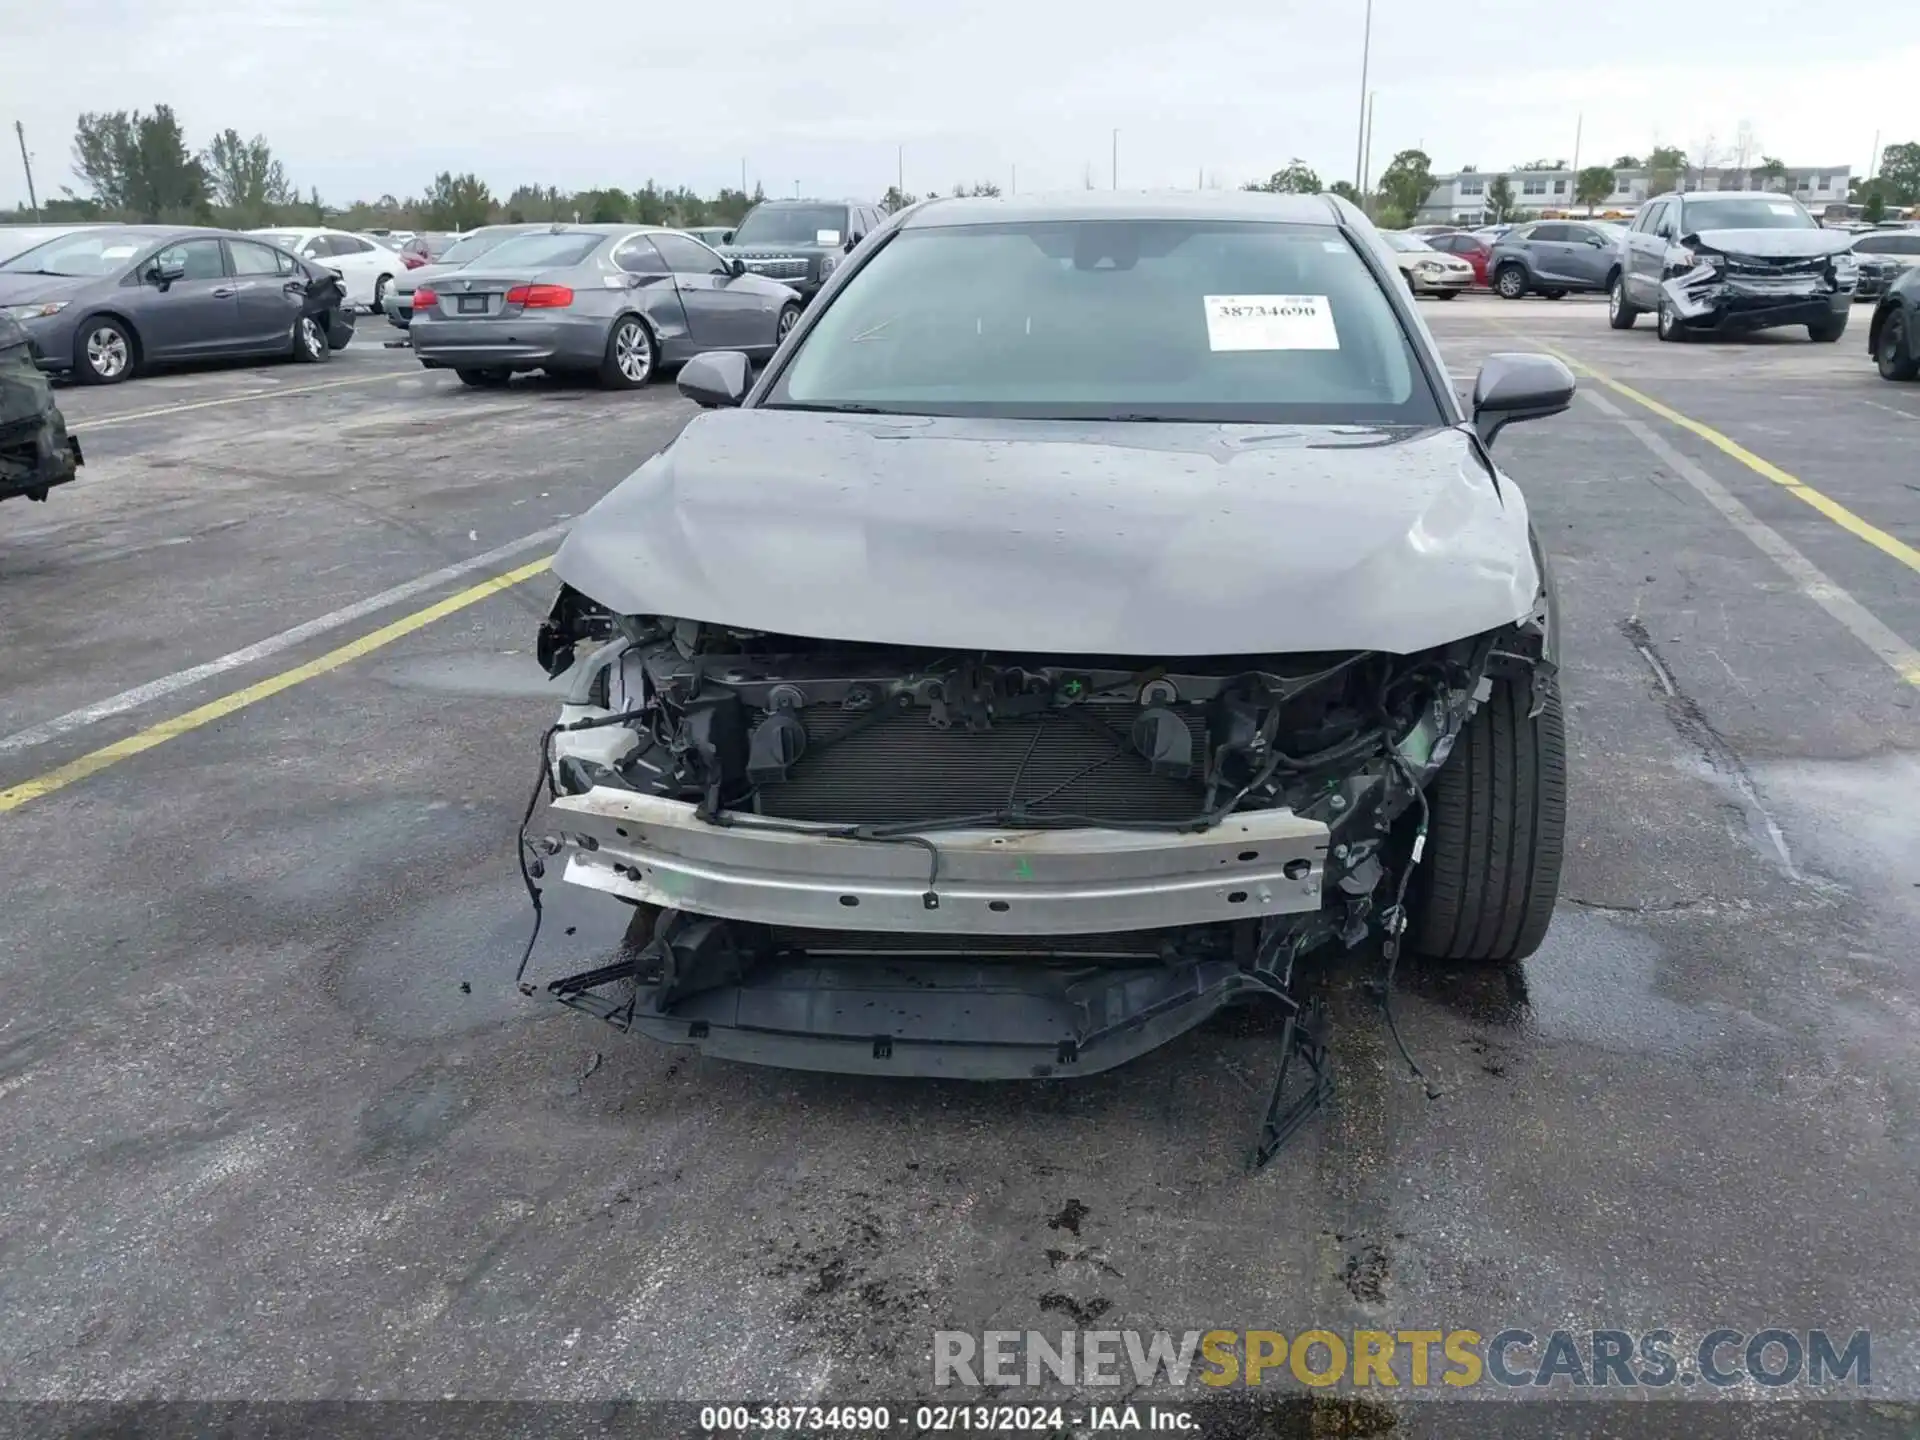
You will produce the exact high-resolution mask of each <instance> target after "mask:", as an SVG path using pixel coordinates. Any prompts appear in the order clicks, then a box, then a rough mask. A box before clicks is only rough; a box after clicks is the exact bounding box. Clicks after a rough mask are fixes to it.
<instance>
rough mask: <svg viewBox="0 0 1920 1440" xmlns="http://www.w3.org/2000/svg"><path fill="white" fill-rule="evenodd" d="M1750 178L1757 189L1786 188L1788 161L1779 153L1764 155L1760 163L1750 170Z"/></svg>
mask: <svg viewBox="0 0 1920 1440" xmlns="http://www.w3.org/2000/svg"><path fill="white" fill-rule="evenodd" d="M1748 179H1749V180H1750V181H1751V182H1752V184H1753V188H1754V189H1756V190H1784V189H1786V188H1787V187H1786V179H1787V166H1786V162H1785V161H1783V160H1782V159H1780V157H1779V156H1777V155H1762V156H1761V157H1760V163H1759V164H1758V165H1756V166H1754V167H1753V169H1752V170H1751V171H1749V172H1748Z"/></svg>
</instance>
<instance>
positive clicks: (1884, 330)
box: [1873, 305, 1920, 380]
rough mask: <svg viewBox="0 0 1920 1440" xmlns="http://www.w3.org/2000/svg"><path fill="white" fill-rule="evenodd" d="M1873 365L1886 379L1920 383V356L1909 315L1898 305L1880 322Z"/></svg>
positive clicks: (1874, 347) (1874, 348) (1875, 340)
mask: <svg viewBox="0 0 1920 1440" xmlns="http://www.w3.org/2000/svg"><path fill="white" fill-rule="evenodd" d="M1873 364H1874V368H1875V369H1877V370H1878V371H1879V372H1880V378H1881V379H1882V380H1920V353H1916V351H1915V346H1914V343H1913V333H1912V330H1911V328H1910V327H1909V326H1908V324H1907V317H1906V313H1905V312H1904V311H1903V310H1901V308H1900V307H1899V306H1898V305H1895V306H1894V307H1893V309H1891V310H1889V311H1888V312H1887V318H1886V319H1885V320H1883V321H1881V322H1880V333H1879V334H1878V335H1876V336H1875V337H1874V345H1873Z"/></svg>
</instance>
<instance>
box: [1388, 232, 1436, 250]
mask: <svg viewBox="0 0 1920 1440" xmlns="http://www.w3.org/2000/svg"><path fill="white" fill-rule="evenodd" d="M1380 238H1381V239H1382V240H1385V241H1386V242H1387V244H1389V245H1391V246H1392V247H1393V248H1394V249H1396V250H1407V251H1412V250H1431V249H1433V246H1431V245H1429V244H1428V243H1427V242H1426V241H1425V240H1424V239H1422V238H1421V237H1420V236H1418V235H1408V234H1406V233H1404V232H1402V231H1399V230H1382V231H1381V232H1380Z"/></svg>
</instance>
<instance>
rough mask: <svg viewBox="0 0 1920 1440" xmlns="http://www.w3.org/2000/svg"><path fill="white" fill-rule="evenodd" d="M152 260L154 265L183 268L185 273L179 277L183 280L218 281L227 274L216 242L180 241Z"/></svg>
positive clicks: (218, 244)
mask: <svg viewBox="0 0 1920 1440" xmlns="http://www.w3.org/2000/svg"><path fill="white" fill-rule="evenodd" d="M153 259H154V263H155V264H156V265H162V266H173V265H179V266H181V267H183V268H184V269H185V270H186V272H187V273H186V274H185V275H183V276H181V277H180V278H181V279H183V280H218V279H220V278H221V277H222V276H224V275H225V274H226V273H227V267H226V262H225V261H223V260H222V259H221V258H220V242H219V241H218V240H182V241H181V242H180V243H179V244H177V245H169V246H167V248H166V249H164V250H162V251H161V252H160V253H159V254H158V255H155V256H154V257H153Z"/></svg>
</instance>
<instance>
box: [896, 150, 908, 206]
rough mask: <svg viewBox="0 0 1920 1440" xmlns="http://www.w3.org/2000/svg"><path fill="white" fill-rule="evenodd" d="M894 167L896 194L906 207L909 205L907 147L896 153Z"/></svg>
mask: <svg viewBox="0 0 1920 1440" xmlns="http://www.w3.org/2000/svg"><path fill="white" fill-rule="evenodd" d="M893 167H894V175H893V188H894V192H895V193H896V194H897V195H899V197H900V203H901V204H902V205H905V204H906V203H907V147H906V146H905V145H902V146H900V147H899V148H898V149H897V150H895V151H894V155H893Z"/></svg>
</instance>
